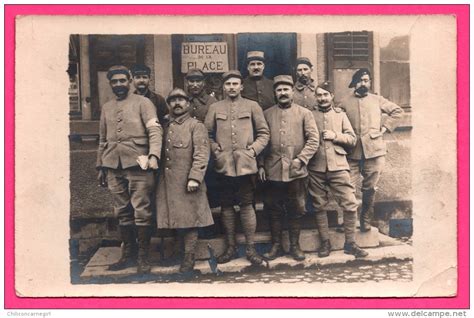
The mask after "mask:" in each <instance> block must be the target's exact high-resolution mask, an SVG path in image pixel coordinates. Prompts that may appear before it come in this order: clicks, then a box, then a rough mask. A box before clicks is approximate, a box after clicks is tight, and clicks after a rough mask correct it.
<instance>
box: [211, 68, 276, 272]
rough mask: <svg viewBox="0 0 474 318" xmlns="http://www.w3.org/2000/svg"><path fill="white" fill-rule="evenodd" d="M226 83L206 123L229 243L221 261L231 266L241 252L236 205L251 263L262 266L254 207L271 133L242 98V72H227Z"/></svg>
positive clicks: (258, 113)
mask: <svg viewBox="0 0 474 318" xmlns="http://www.w3.org/2000/svg"><path fill="white" fill-rule="evenodd" d="M222 79H223V83H224V84H223V86H224V92H225V95H226V97H225V99H223V100H221V101H219V102H217V103H215V104H212V105H211V106H210V107H209V112H208V113H207V116H206V121H205V124H206V128H207V130H208V131H209V138H210V140H211V154H212V156H213V157H214V158H215V161H214V163H215V165H214V169H215V171H216V172H217V173H218V184H219V189H220V193H219V194H220V200H221V215H222V224H223V226H224V231H225V235H226V240H227V248H226V251H225V252H224V253H223V254H222V255H220V256H219V257H218V258H217V261H218V262H219V263H227V262H229V261H230V260H231V259H232V258H233V257H234V256H235V254H236V252H237V245H236V240H235V211H234V204H239V206H240V221H241V223H242V228H243V231H244V234H245V240H246V244H247V246H246V255H247V259H248V260H249V261H250V262H251V263H252V264H258V265H259V264H262V262H263V259H262V257H261V256H260V255H258V254H257V251H256V250H255V245H254V244H255V231H256V227H257V219H256V215H255V210H254V207H253V202H254V197H255V186H256V177H257V159H256V157H257V155H258V154H260V152H261V151H262V150H263V149H264V148H265V146H266V145H267V143H268V140H269V139H270V133H269V130H268V125H267V122H266V121H265V117H264V116H263V111H262V108H260V106H259V105H258V104H257V103H256V102H254V101H251V100H249V99H245V98H242V96H241V91H242V75H241V74H240V72H239V71H229V72H226V73H224V74H223V78H222Z"/></svg>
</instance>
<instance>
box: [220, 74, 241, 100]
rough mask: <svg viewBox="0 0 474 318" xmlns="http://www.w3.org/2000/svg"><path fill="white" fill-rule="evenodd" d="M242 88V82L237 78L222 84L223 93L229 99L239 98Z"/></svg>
mask: <svg viewBox="0 0 474 318" xmlns="http://www.w3.org/2000/svg"><path fill="white" fill-rule="evenodd" d="M243 88H244V87H243V85H242V81H241V80H240V78H237V77H231V78H229V79H227V80H226V81H225V82H224V92H225V94H226V95H227V96H229V97H230V98H235V97H237V96H239V95H240V92H241V91H242V89H243Z"/></svg>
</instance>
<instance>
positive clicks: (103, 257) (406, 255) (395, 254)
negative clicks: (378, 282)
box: [81, 233, 413, 281]
mask: <svg viewBox="0 0 474 318" xmlns="http://www.w3.org/2000/svg"><path fill="white" fill-rule="evenodd" d="M366 234H367V233H364V234H363V235H364V236H366ZM368 236H371V235H368ZM379 236H380V243H381V245H380V246H379V247H372V248H370V247H366V251H367V252H368V253H369V256H367V257H365V258H363V259H356V258H355V257H354V256H352V255H346V254H344V252H343V251H341V250H337V251H333V252H332V253H331V255H330V256H329V257H326V258H319V257H318V256H317V253H314V252H307V253H306V259H305V260H304V261H301V262H298V261H295V260H294V259H292V258H291V257H289V256H282V257H278V258H277V259H275V260H273V261H270V262H269V268H268V270H272V269H284V268H285V267H286V268H291V267H295V266H297V267H298V268H301V267H304V268H309V269H310V268H314V269H315V270H317V269H318V268H320V267H321V266H331V265H336V264H350V263H351V262H354V261H357V262H359V263H360V262H367V263H374V262H380V261H383V260H410V259H413V256H412V254H413V248H412V246H410V245H407V244H403V243H400V242H398V244H397V243H396V242H395V241H393V240H391V239H390V238H388V237H386V236H385V235H381V234H379ZM386 243H388V244H386ZM361 245H362V244H361ZM152 254H153V255H152V260H151V263H152V270H151V274H153V275H179V274H178V269H179V262H176V263H175V264H170V265H168V266H164V265H163V264H162V263H161V262H160V261H159V260H156V256H157V255H156V253H152ZM119 258H120V247H102V248H100V249H99V250H98V251H97V253H96V254H95V255H94V256H93V257H92V258H91V260H90V261H89V263H88V264H87V266H86V268H85V270H84V271H83V273H82V274H81V278H82V279H85V280H94V279H97V280H98V281H100V280H101V279H116V278H117V279H120V278H125V277H130V276H133V275H136V267H131V268H127V269H124V270H121V271H114V272H112V271H109V270H108V266H109V265H110V264H113V263H115V262H116V261H117V260H118V259H119ZM251 268H254V266H252V265H251V264H250V262H249V261H248V260H247V259H245V257H240V258H236V259H234V260H232V261H230V262H229V263H226V264H218V265H217V269H218V271H219V272H222V273H231V272H245V271H246V270H249V269H251ZM195 270H196V271H199V272H200V273H201V274H212V273H215V271H216V270H214V272H213V270H212V269H211V266H210V262H209V261H208V260H201V261H197V262H196V266H195ZM263 270H265V269H263ZM150 280H156V277H150Z"/></svg>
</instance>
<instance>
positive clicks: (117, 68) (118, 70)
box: [107, 65, 130, 81]
mask: <svg viewBox="0 0 474 318" xmlns="http://www.w3.org/2000/svg"><path fill="white" fill-rule="evenodd" d="M116 74H124V75H126V76H127V77H128V78H130V71H129V70H128V68H126V67H125V66H123V65H114V66H112V67H110V68H109V70H108V71H107V79H108V80H109V81H110V79H111V78H112V76H114V75H116Z"/></svg>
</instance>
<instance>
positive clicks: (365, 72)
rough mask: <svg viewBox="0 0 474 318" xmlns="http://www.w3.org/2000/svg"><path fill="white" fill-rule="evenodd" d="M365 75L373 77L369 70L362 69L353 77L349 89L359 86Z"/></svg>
mask: <svg viewBox="0 0 474 318" xmlns="http://www.w3.org/2000/svg"><path fill="white" fill-rule="evenodd" d="M364 75H369V77H370V78H372V75H370V71H369V69H367V68H361V69H359V70H357V72H355V73H354V75H352V81H351V83H350V84H349V88H352V87H355V86H356V85H357V83H359V82H360V79H361V78H362V76H364Z"/></svg>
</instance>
